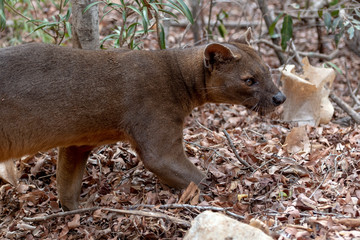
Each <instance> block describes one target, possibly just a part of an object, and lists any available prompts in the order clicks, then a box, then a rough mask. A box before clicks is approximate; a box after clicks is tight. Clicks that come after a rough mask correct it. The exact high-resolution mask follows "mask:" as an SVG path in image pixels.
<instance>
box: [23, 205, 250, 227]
mask: <svg viewBox="0 0 360 240" xmlns="http://www.w3.org/2000/svg"><path fill="white" fill-rule="evenodd" d="M139 207H142V208H155V209H156V208H159V209H169V208H184V209H187V208H188V209H197V210H203V211H205V210H212V211H220V212H225V213H226V214H228V215H230V216H233V217H235V218H238V219H241V220H243V219H244V216H240V215H238V214H236V213H233V212H230V211H229V209H232V208H231V207H228V208H223V207H215V206H196V205H190V204H165V205H149V204H138V205H132V206H128V207H126V208H128V209H113V208H101V207H91V208H82V209H77V210H72V211H68V212H60V213H55V214H50V215H45V216H41V217H24V218H23V221H25V222H42V221H46V220H49V219H53V218H57V217H64V216H68V215H74V214H79V213H84V212H93V211H96V210H98V209H101V210H102V211H109V212H116V213H121V214H132V215H140V216H145V217H155V218H163V219H167V220H170V221H172V222H175V223H176V224H179V225H183V226H185V227H190V223H189V222H188V221H186V220H183V219H180V218H177V217H173V216H169V215H166V214H164V213H158V212H149V211H143V210H134V208H139Z"/></svg>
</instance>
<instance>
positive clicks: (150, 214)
mask: <svg viewBox="0 0 360 240" xmlns="http://www.w3.org/2000/svg"><path fill="white" fill-rule="evenodd" d="M101 210H104V211H109V212H115V213H121V214H131V215H139V216H144V217H155V218H163V219H166V220H170V221H172V222H175V223H177V224H179V225H183V226H185V227H190V226H191V224H190V222H189V221H186V220H183V219H181V218H177V217H172V216H169V215H166V214H164V213H157V212H148V211H142V210H124V209H113V208H101Z"/></svg>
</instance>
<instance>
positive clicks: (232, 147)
mask: <svg viewBox="0 0 360 240" xmlns="http://www.w3.org/2000/svg"><path fill="white" fill-rule="evenodd" d="M223 132H224V134H225V136H226V139H227V140H228V141H229V144H230V147H231V149H232V151H233V152H234V154H235V157H236V158H237V159H238V160H239V161H240V162H241V163H242V164H243V165H244V166H246V167H248V168H250V169H251V171H254V168H253V167H252V166H250V164H249V163H247V162H246V161H244V160H243V159H242V158H241V157H240V156H239V154H238V152H237V151H236V148H235V146H234V143H233V142H232V140H231V138H230V135H229V134H228V132H227V131H226V130H225V129H224V130H223Z"/></svg>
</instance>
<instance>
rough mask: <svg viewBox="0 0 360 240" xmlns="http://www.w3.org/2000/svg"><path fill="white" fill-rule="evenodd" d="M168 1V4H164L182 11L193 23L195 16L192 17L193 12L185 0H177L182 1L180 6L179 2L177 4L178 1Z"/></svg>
mask: <svg viewBox="0 0 360 240" xmlns="http://www.w3.org/2000/svg"><path fill="white" fill-rule="evenodd" d="M168 2H169V3H167V4H166V3H163V5H165V6H168V7H170V8H172V9H174V10H176V11H178V12H179V13H182V14H183V15H184V16H185V17H186V18H187V19H188V20H189V22H190V23H191V24H193V23H194V19H193V17H192V14H191V12H190V10H189V8H188V7H187V6H186V4H185V3H184V2H183V1H181V0H177V2H179V3H180V6H179V5H178V4H176V3H175V2H174V1H172V0H168ZM181 4H183V5H184V6H185V8H184V7H183V5H181Z"/></svg>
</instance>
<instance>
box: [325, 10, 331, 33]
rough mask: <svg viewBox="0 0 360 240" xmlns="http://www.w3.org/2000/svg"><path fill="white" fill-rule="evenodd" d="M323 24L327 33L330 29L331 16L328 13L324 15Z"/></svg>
mask: <svg viewBox="0 0 360 240" xmlns="http://www.w3.org/2000/svg"><path fill="white" fill-rule="evenodd" d="M324 24H325V27H326V28H327V30H328V31H329V29H330V27H331V15H330V13H328V12H325V13H324Z"/></svg>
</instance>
